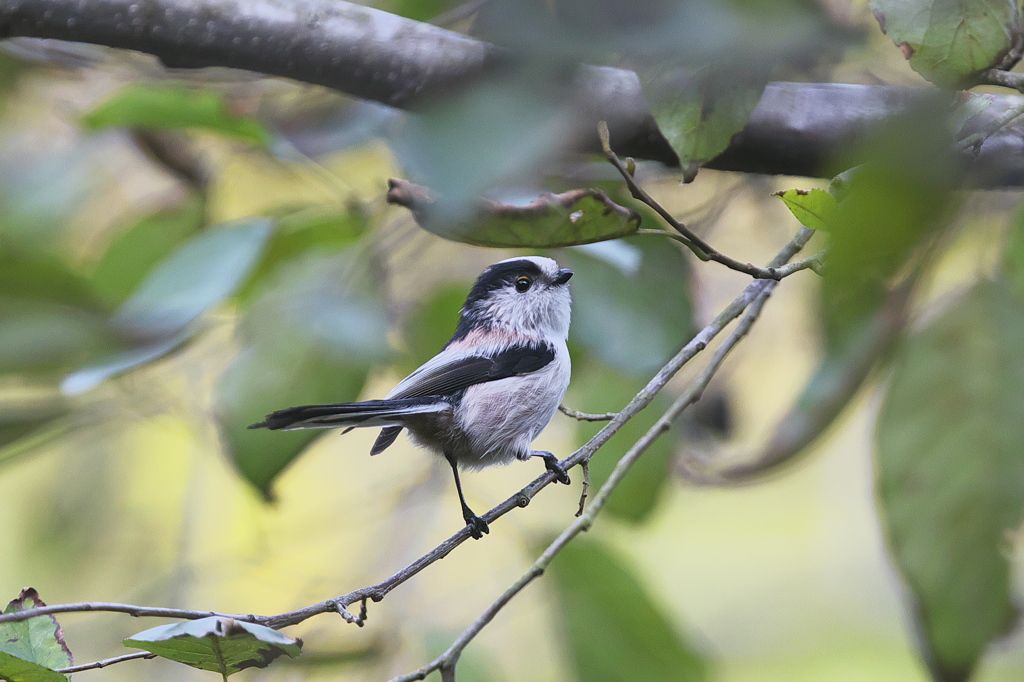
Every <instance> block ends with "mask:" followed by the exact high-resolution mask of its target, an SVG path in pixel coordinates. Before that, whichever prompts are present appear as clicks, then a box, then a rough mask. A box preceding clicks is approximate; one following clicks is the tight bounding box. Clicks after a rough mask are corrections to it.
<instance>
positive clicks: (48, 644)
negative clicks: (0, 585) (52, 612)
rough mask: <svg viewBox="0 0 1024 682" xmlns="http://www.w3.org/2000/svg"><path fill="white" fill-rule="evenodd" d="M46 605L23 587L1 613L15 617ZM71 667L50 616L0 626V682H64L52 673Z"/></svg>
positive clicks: (58, 626)
mask: <svg viewBox="0 0 1024 682" xmlns="http://www.w3.org/2000/svg"><path fill="white" fill-rule="evenodd" d="M40 606H46V604H45V603H44V602H43V600H41V599H40V598H39V594H38V593H37V592H36V591H35V590H34V589H32V588H31V587H27V588H25V589H24V590H22V591H21V594H20V595H18V598H17V599H15V600H13V601H11V602H10V603H9V604H8V605H7V608H6V609H4V613H18V612H20V611H25V610H27V609H33V608H37V607H40ZM71 664H72V656H71V651H70V650H68V647H67V644H66V643H65V642H64V633H63V632H62V631H61V629H60V625H58V624H57V620H56V619H55V618H54V617H53V616H38V617H36V618H29V619H28V620H23V621H19V622H14V623H0V679H5V680H9V681H10V682H64V681H65V680H67V678H66V677H65V676H64V675H61V674H60V673H57V672H54V669H56V668H67V667H69V666H70V665H71Z"/></svg>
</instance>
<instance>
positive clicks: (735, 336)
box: [391, 228, 806, 682]
mask: <svg viewBox="0 0 1024 682" xmlns="http://www.w3.org/2000/svg"><path fill="white" fill-rule="evenodd" d="M804 229H805V230H806V228H804ZM802 234H803V232H801V235H802ZM801 235H798V237H797V239H795V240H794V241H797V240H799V239H800V238H801ZM804 241H806V239H805V240H804ZM777 260H778V259H776V261H777ZM787 260H788V258H787ZM776 261H773V263H774V262H776ZM777 285H778V282H777V281H769V282H763V283H762V282H755V283H753V284H751V285H749V286H748V287H747V289H745V290H744V292H743V293H742V294H740V296H739V297H738V298H737V299H736V300H735V301H733V303H732V305H731V306H730V308H732V307H733V306H742V307H743V308H747V312H746V314H744V315H743V319H742V320H741V321H740V322H739V324H738V325H737V326H736V329H734V330H733V332H732V333H731V334H729V336H728V337H727V338H726V339H725V341H723V342H722V345H721V346H719V347H718V349H717V350H716V351H715V353H714V355H713V356H712V358H711V362H709V363H708V366H707V367H705V368H704V371H703V372H701V374H700V376H698V377H697V379H696V380H695V381H694V382H693V383H692V384H691V385H690V386H689V388H687V390H686V391H684V392H683V393H682V395H680V396H679V397H678V398H677V399H676V400H675V402H673V403H672V405H671V407H669V409H668V410H666V411H665V413H664V414H663V415H662V416H661V418H660V419H658V421H657V422H655V424H654V425H653V426H652V427H651V428H650V429H648V431H647V433H645V434H644V435H643V436H642V437H641V438H640V440H638V441H637V442H636V443H634V444H633V446H632V447H631V448H630V449H629V450H628V451H627V452H626V454H625V455H623V456H622V458H621V459H620V460H619V461H618V463H617V464H616V465H615V468H614V469H613V470H612V473H611V474H610V475H609V476H608V480H607V481H605V484H604V485H602V486H601V489H600V490H598V492H597V495H595V496H594V499H593V501H592V502H591V503H590V506H589V507H588V508H587V510H586V511H585V512H584V513H582V514H580V515H579V517H578V518H577V519H576V521H574V522H573V523H572V524H571V525H570V526H569V527H568V528H566V529H565V530H564V531H562V533H561V534H560V535H559V536H558V537H557V538H555V539H554V541H552V543H551V544H550V545H548V547H547V549H545V550H544V552H543V553H542V554H541V555H540V557H538V558H537V560H536V561H535V562H534V563H533V565H531V566H530V568H529V569H528V570H527V571H526V572H525V573H524V574H523V575H521V576H520V577H519V579H518V580H516V581H515V582H514V583H512V585H510V586H509V587H508V589H506V590H505V591H504V592H503V593H502V594H501V595H500V596H499V597H498V598H497V599H496V600H495V601H494V603H492V604H491V605H490V606H488V607H487V609H486V610H485V611H484V612H483V613H482V614H481V615H480V617H479V618H477V619H476V621H474V622H473V624H472V625H471V626H469V628H467V629H466V631H465V632H463V633H462V635H461V636H460V637H459V638H458V639H457V640H455V642H453V643H452V645H451V646H450V647H448V649H447V650H445V652H444V653H443V654H441V655H440V656H438V657H437V658H435V659H434V660H433V661H431V662H430V663H428V664H426V665H424V666H423V667H421V668H418V669H417V670H414V671H413V672H411V673H408V674H406V675H401V676H399V677H395V678H393V679H392V680H391V682H413V681H414V680H422V679H424V678H425V677H426V676H427V675H429V674H430V673H432V672H434V671H435V670H439V671H441V673H442V676H443V675H444V674H445V673H449V674H450V675H451V677H452V678H453V679H454V671H455V666H456V664H457V663H458V660H459V657H460V656H461V655H462V652H463V650H464V649H465V648H466V646H467V645H468V644H469V643H470V642H471V641H472V640H473V638H474V637H476V636H477V635H478V634H479V633H480V631H481V630H483V629H484V627H486V626H487V624H488V623H490V622H491V621H492V620H493V619H494V617H495V616H496V615H498V612H499V611H501V609H503V608H504V607H505V605H506V604H508V603H509V602H510V601H512V599H513V598H514V597H515V596H516V595H518V594H519V593H520V592H522V591H523V590H524V589H525V588H526V586H527V585H529V584H530V583H531V582H533V580H534V579H536V578H537V577H539V576H541V575H542V574H543V573H544V571H545V569H547V567H548V566H549V565H550V564H551V561H552V560H553V559H554V558H555V556H556V555H557V554H558V553H559V552H560V551H561V550H562V549H563V548H564V547H565V546H566V545H567V544H569V543H570V542H571V541H572V540H573V539H574V538H575V537H576V536H577V535H579V534H580V533H583V532H585V531H587V530H589V529H590V527H591V526H592V525H593V523H594V519H595V518H596V517H597V515H598V514H600V513H601V510H602V509H603V508H604V506H605V504H607V502H608V498H609V497H610V495H611V494H612V492H613V491H614V490H615V488H617V487H618V486H619V484H620V483H621V482H622V480H623V479H624V478H625V476H626V474H627V473H628V472H629V469H630V467H632V466H633V464H634V463H635V462H636V461H637V460H638V459H639V458H640V456H641V455H643V453H644V452H645V451H646V450H647V449H648V448H649V447H650V446H651V445H652V444H653V443H654V441H655V440H657V439H658V437H659V436H661V435H662V434H663V433H665V432H666V431H668V430H669V428H671V426H672V423H673V422H674V421H675V420H676V419H677V418H678V417H679V415H680V414H682V412H683V410H685V409H686V408H687V407H689V406H690V405H692V404H693V403H695V402H697V401H698V400H700V397H701V395H702V394H703V393H704V389H705V388H706V387H707V385H708V384H709V383H710V382H711V379H712V377H714V375H715V373H716V372H717V371H718V369H719V368H720V367H721V366H722V362H723V361H724V360H725V358H726V356H727V355H728V354H729V353H730V352H731V351H732V349H733V348H735V347H736V344H738V343H739V342H740V340H741V339H742V338H743V337H744V336H746V335H747V332H749V331H750V328H751V327H752V326H753V324H754V322H755V321H756V320H757V318H758V316H760V314H761V310H762V309H763V308H764V304H765V303H766V302H767V301H768V297H769V296H771V294H772V291H774V289H775V287H776V286H777ZM751 293H752V294H753V298H750V297H749V296H748V294H751ZM726 310H727V311H728V310H729V308H727V309H726ZM725 314H726V313H724V312H723V314H722V315H720V316H719V317H718V318H716V319H715V321H716V322H717V321H719V319H722V318H723V316H724V315H725ZM733 317H734V316H733ZM733 317H729V319H728V320H725V321H724V322H723V323H722V327H724V326H725V325H726V324H728V323H729V322H730V321H731V320H732V319H733ZM712 324H714V323H712ZM684 350H685V349H684ZM677 357H678V356H677Z"/></svg>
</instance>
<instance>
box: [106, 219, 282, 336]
mask: <svg viewBox="0 0 1024 682" xmlns="http://www.w3.org/2000/svg"><path fill="white" fill-rule="evenodd" d="M271 228H272V223H271V221H270V220H269V219H267V218H250V219H247V220H244V221H238V222H235V223H229V224H225V225H220V226H217V227H214V228H210V229H209V230H206V231H204V232H202V233H201V234H199V235H197V236H195V237H193V238H192V239H190V240H189V241H187V242H185V243H184V244H183V245H182V246H181V247H179V248H178V249H177V250H175V251H174V253H172V254H171V255H170V256H169V257H168V258H166V259H165V260H164V261H163V262H161V263H160V265H158V266H157V267H156V268H155V269H154V270H152V271H150V273H149V274H148V275H147V276H146V278H145V279H144V280H143V281H142V284H140V285H139V288H138V289H136V290H135V293H133V294H132V296H131V298H129V299H128V300H127V301H125V303H124V305H122V306H121V307H120V308H119V309H118V311H117V313H116V314H115V315H114V318H113V322H114V324H115V325H117V326H118V327H120V328H121V329H124V330H125V331H127V332H129V333H130V334H132V335H133V336H135V337H137V338H140V339H146V340H160V339H166V338H168V337H171V336H174V335H175V334H177V333H178V332H180V331H181V330H182V329H184V328H185V326H186V325H188V324H189V323H190V322H192V321H193V320H194V319H196V318H197V317H199V316H200V315H202V314H203V313H204V312H206V310H208V309H209V308H211V307H213V306H214V305H216V304H218V303H220V302H221V301H223V300H224V299H225V298H227V297H228V296H231V295H232V294H234V293H235V291H237V290H238V288H239V287H240V286H241V285H242V284H243V283H244V282H245V281H246V279H247V278H248V277H249V274H250V273H251V272H252V270H253V268H254V267H255V266H256V264H257V263H258V262H259V258H260V255H261V254H262V253H263V250H264V247H265V245H266V243H267V241H268V239H269V238H270V235H271V232H272V230H271Z"/></svg>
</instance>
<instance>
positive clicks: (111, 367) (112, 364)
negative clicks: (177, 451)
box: [60, 328, 196, 395]
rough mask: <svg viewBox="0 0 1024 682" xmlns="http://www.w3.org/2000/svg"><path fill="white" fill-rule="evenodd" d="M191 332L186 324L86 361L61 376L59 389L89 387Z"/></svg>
mask: <svg viewBox="0 0 1024 682" xmlns="http://www.w3.org/2000/svg"><path fill="white" fill-rule="evenodd" d="M195 332H196V330H195V329H191V328H188V329H185V330H184V331H182V332H179V333H178V334H175V335H174V336H171V337H170V338H166V339H159V340H157V341H154V342H153V343H150V344H146V345H142V346H136V347H135V348H130V349H128V350H125V351H122V352H120V353H115V354H113V355H108V356H106V357H105V358H103V359H102V360H101V361H98V362H96V364H91V365H87V366H85V367H83V368H81V369H78V370H75V371H74V372H71V373H70V374H68V375H67V376H65V377H64V379H63V380H62V381H61V383H60V390H61V392H62V393H64V394H65V395H79V394H82V393H86V392H88V391H91V390H92V389H94V388H96V387H97V386H99V385H100V384H102V383H103V382H104V381H106V380H108V379H111V378H113V377H115V376H118V375H119V374H124V373H125V372H129V371H131V370H133V369H135V368H137V367H140V366H142V365H145V364H149V363H150V362H154V361H156V360H159V359H160V358H163V357H166V356H167V355H169V354H170V353H171V352H173V351H175V350H177V349H178V348H180V347H181V346H183V345H184V344H185V343H187V342H188V341H189V340H190V339H191V338H192V337H193V336H194V335H195Z"/></svg>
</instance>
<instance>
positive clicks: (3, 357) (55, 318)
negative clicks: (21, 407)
mask: <svg viewBox="0 0 1024 682" xmlns="http://www.w3.org/2000/svg"><path fill="white" fill-rule="evenodd" d="M0 320H3V324H2V325H0V374H2V373H7V372H31V373H36V374H41V375H45V376H48V375H50V374H51V373H60V372H63V371H66V370H67V369H69V368H71V367H75V366H77V365H80V364H82V363H84V362H89V361H90V360H92V359H95V358H97V357H102V356H103V355H105V354H107V353H110V352H113V351H116V350H117V349H118V348H119V347H120V345H119V342H118V339H117V338H116V337H115V336H114V335H113V334H112V333H111V332H110V330H109V329H108V328H107V325H106V320H105V319H104V318H103V317H101V316H99V315H95V314H93V313H89V312H86V311H84V310H81V309H79V308H73V307H71V306H66V305H60V304H56V303H51V302H48V301H31V300H26V299H20V300H19V299H3V298H2V297H0Z"/></svg>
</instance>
